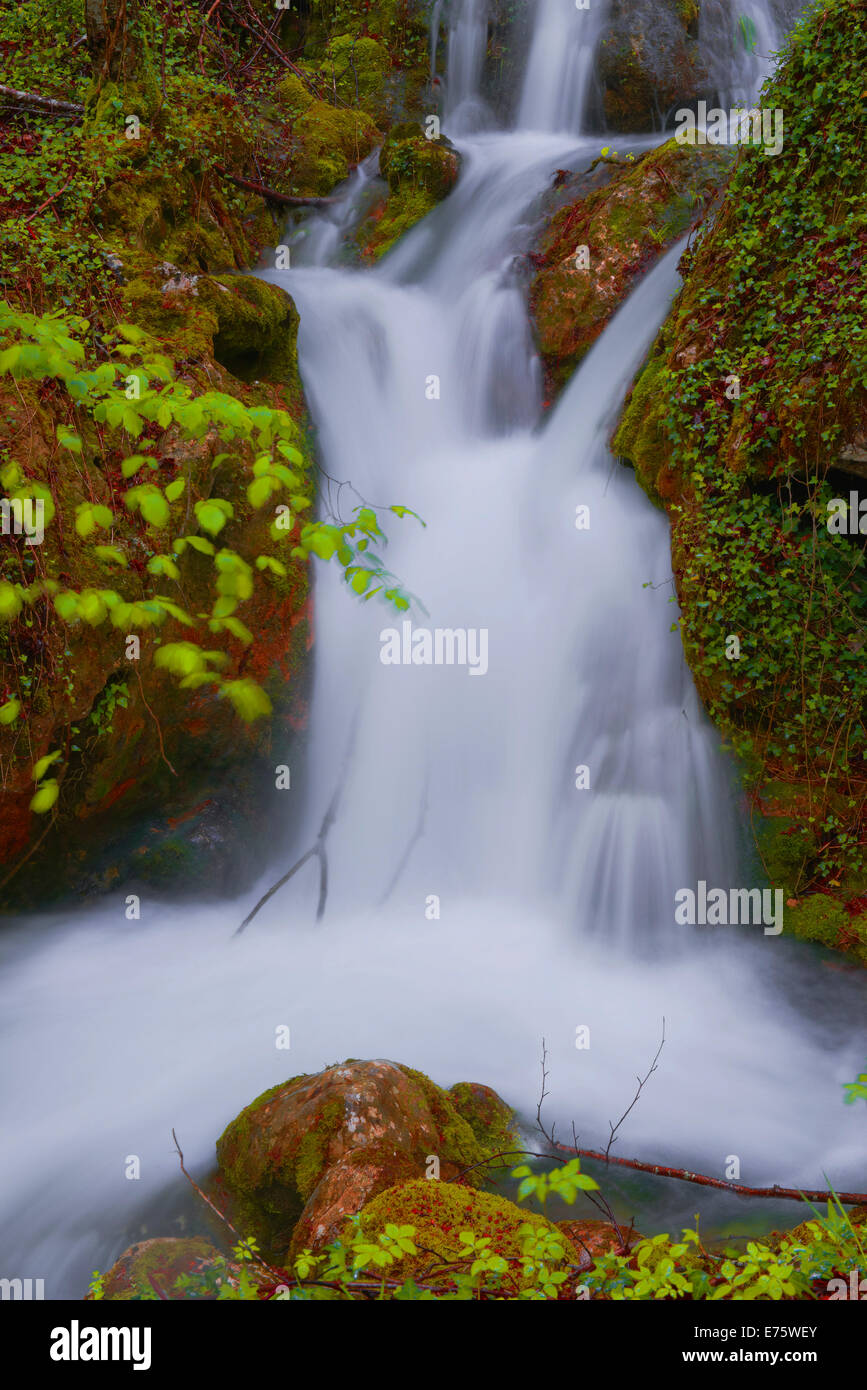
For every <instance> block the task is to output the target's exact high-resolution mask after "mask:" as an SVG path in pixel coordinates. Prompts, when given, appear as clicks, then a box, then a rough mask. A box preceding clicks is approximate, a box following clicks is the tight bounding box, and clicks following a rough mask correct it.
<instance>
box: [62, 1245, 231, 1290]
mask: <svg viewBox="0 0 867 1390" xmlns="http://www.w3.org/2000/svg"><path fill="white" fill-rule="evenodd" d="M219 1258H221V1256H220V1252H219V1250H217V1248H216V1246H215V1245H212V1244H211V1242H210V1241H209V1240H205V1239H204V1238H203V1237H201V1236H193V1237H190V1238H187V1239H181V1238H177V1237H174V1236H165V1237H157V1238H156V1239H154V1240H143V1241H139V1242H138V1244H136V1245H131V1246H130V1247H129V1249H127V1250H124V1252H123V1254H122V1255H121V1256H120V1258H119V1259H117V1260H116V1261H115V1263H114V1264H113V1265H112V1267H111V1269H110V1270H109V1271H108V1273H107V1274H106V1275H105V1276H104V1279H103V1285H102V1290H103V1292H102V1296H103V1298H104V1299H108V1300H110V1301H115V1302H125V1301H128V1300H132V1299H139V1298H153V1296H154V1295H155V1294H156V1295H157V1297H163V1298H169V1299H173V1298H178V1299H180V1298H184V1297H185V1295H184V1294H183V1293H182V1292H178V1293H176V1292H174V1291H173V1290H174V1283H175V1280H176V1279H177V1278H178V1276H179V1275H180V1274H192V1273H194V1272H196V1271H198V1270H201V1269H203V1268H205V1267H207V1265H208V1264H209V1263H210V1262H211V1261H213V1260H215V1259H219ZM86 1297H88V1298H91V1297H92V1295H90V1294H88V1295H86Z"/></svg>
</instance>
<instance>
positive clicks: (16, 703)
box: [0, 697, 21, 724]
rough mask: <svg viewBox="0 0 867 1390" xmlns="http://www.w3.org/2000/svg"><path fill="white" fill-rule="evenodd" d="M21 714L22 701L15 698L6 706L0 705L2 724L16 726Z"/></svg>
mask: <svg viewBox="0 0 867 1390" xmlns="http://www.w3.org/2000/svg"><path fill="white" fill-rule="evenodd" d="M20 713H21V701H20V700H16V699H15V698H14V697H13V699H11V700H7V701H6V703H5V705H0V724H14V723H15V720H16V719H17V718H18V716H19V714H20Z"/></svg>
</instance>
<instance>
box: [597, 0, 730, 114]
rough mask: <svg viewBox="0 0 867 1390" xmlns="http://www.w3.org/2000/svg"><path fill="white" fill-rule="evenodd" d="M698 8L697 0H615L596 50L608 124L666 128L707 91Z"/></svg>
mask: <svg viewBox="0 0 867 1390" xmlns="http://www.w3.org/2000/svg"><path fill="white" fill-rule="evenodd" d="M698 10H699V7H698V4H697V0H613V3H612V7H611V15H610V22H609V23H608V25H607V26H606V32H605V36H604V38H603V40H602V42H601V44H600V45H599V51H598V71H599V76H600V80H601V82H602V89H603V106H604V114H605V121H606V124H607V127H608V129H610V130H616V131H642V130H659V129H665V126H666V125H667V124H669V125H670V118H671V117H672V116H673V114H674V112H675V110H676V109H677V108H679V107H681V106H686V105H689V103H690V102H691V101H693V100H695V99H696V98H697V97H699V96H700V95H702V93H703V92H705V91H706V87H707V81H708V77H707V71H706V69H705V66H704V63H703V62H702V58H701V53H700V49H699V44H698Z"/></svg>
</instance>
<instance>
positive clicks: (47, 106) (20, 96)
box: [0, 85, 84, 116]
mask: <svg viewBox="0 0 867 1390" xmlns="http://www.w3.org/2000/svg"><path fill="white" fill-rule="evenodd" d="M0 97H5V98H6V99H7V100H9V101H17V102H18V103H19V105H20V106H29V107H32V108H33V109H34V110H35V111H49V112H50V113H51V114H52V115H53V116H83V115H84V107H83V106H80V105H79V103H78V102H77V101H58V100H57V98H56V97H43V96H40V95H39V93H38V92H19V91H18V90H17V88H15V87H4V86H2V85H0Z"/></svg>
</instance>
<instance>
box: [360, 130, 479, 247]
mask: <svg viewBox="0 0 867 1390" xmlns="http://www.w3.org/2000/svg"><path fill="white" fill-rule="evenodd" d="M379 168H380V173H381V174H382V177H383V178H384V179H385V180H386V182H387V183H388V196H387V198H385V199H383V200H382V201H381V202H380V203H379V204H377V205H376V206H374V208H373V209H372V210H371V212H370V213H369V214H368V216H367V217H366V218H365V219H364V220H363V221H362V222H361V224H360V225H359V227H358V229H357V232H356V235H355V242H356V245H357V246H358V247H359V250H360V252H361V257H362V260H364V261H368V262H370V261H377V260H379V259H380V257H381V256H384V255H385V253H386V252H387V251H390V250H391V248H392V246H394V245H395V244H396V243H397V242H398V241H399V240H400V239H401V237H403V236H405V234H406V233H407V232H408V231H410V230H411V229H412V228H413V227H414V226H416V224H417V223H419V222H420V221H421V220H422V218H423V217H427V215H428V213H429V212H432V211H433V209H434V208H435V207H436V206H437V204H438V203H439V202H441V201H442V199H443V198H445V197H447V195H448V194H449V193H450V192H451V190H452V189H453V188H454V186H455V183H456V182H457V179H458V175H459V173H460V156H459V154H458V152H457V151H456V150H455V149H454V148H453V147H452V145H451V144H450V142H449V141H448V140H446V139H444V138H441V139H439V140H428V139H427V138H426V137H425V134H424V131H423V129H422V127H421V126H420V125H417V124H416V123H414V122H403V123H401V124H400V125H396V126H392V128H391V130H390V131H389V133H388V137H387V138H386V140H385V141H384V143H383V146H382V149H381V150H380V154H379Z"/></svg>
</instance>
